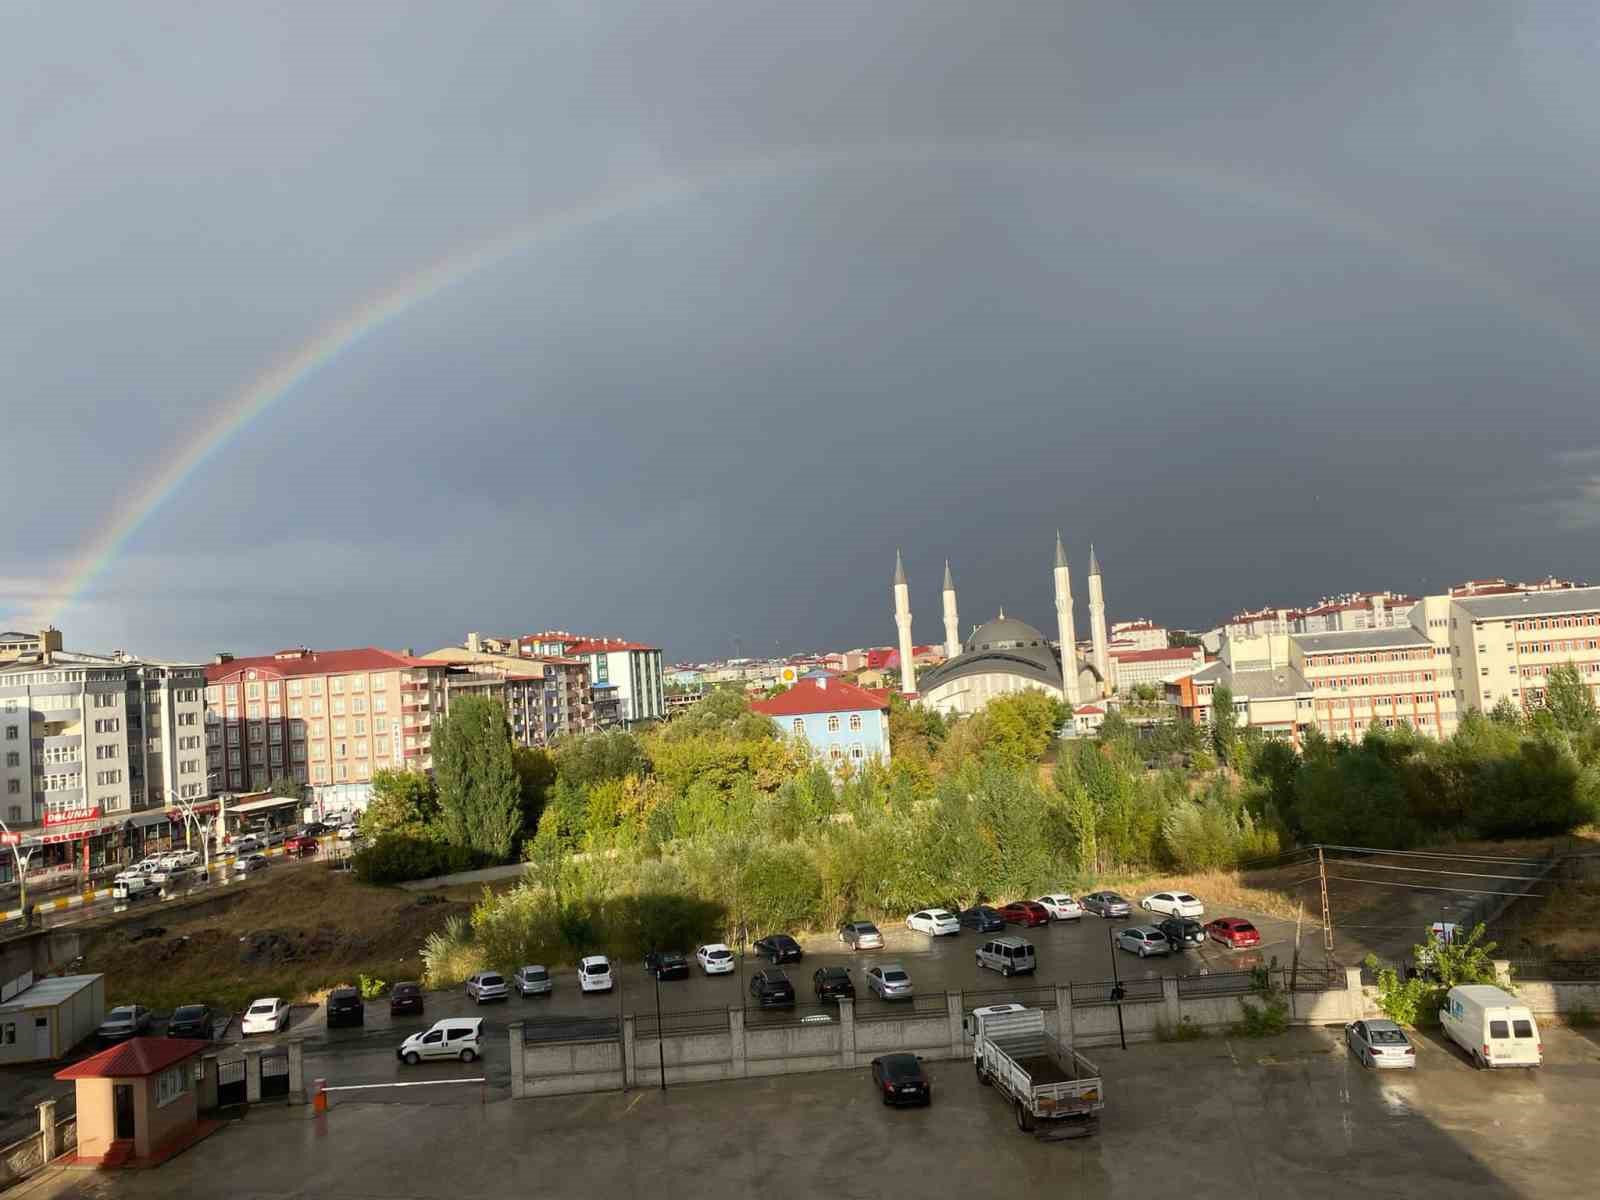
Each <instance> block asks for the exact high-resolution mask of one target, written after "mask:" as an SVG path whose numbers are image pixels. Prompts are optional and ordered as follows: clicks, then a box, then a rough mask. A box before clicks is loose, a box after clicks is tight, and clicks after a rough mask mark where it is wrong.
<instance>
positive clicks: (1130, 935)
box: [1117, 925, 1172, 958]
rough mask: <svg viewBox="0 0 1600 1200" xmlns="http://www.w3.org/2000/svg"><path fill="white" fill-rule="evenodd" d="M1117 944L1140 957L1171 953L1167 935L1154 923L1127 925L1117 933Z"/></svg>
mask: <svg viewBox="0 0 1600 1200" xmlns="http://www.w3.org/2000/svg"><path fill="white" fill-rule="evenodd" d="M1117 945H1118V946H1120V947H1122V948H1123V949H1124V950H1126V951H1127V952H1128V953H1129V954H1137V955H1138V956H1139V957H1140V958H1145V957H1148V956H1149V955H1151V954H1171V953H1172V944H1171V943H1170V942H1168V941H1167V935H1166V934H1164V933H1162V932H1161V930H1159V929H1157V928H1156V927H1155V926H1154V925H1129V926H1128V927H1127V928H1126V929H1124V930H1122V931H1121V932H1120V933H1118V934H1117Z"/></svg>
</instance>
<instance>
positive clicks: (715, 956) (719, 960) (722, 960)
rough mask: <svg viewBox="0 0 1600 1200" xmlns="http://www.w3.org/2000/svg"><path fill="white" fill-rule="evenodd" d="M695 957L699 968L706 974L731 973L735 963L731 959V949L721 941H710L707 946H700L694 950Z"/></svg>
mask: <svg viewBox="0 0 1600 1200" xmlns="http://www.w3.org/2000/svg"><path fill="white" fill-rule="evenodd" d="M694 956H695V959H696V960H697V961H698V962H699V963H700V969H701V970H702V971H704V972H705V973H706V974H707V975H732V974H733V968H734V966H735V965H736V964H735V963H734V960H733V951H732V950H729V949H728V948H727V947H726V946H724V945H723V944H722V943H721V942H712V943H711V944H710V945H709V946H701V947H700V949H698V950H696V951H695V952H694Z"/></svg>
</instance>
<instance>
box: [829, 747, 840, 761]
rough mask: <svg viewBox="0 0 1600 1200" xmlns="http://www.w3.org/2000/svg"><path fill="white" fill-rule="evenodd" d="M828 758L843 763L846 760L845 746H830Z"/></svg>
mask: <svg viewBox="0 0 1600 1200" xmlns="http://www.w3.org/2000/svg"><path fill="white" fill-rule="evenodd" d="M828 757H829V758H831V759H833V761H834V762H842V761H843V760H844V747H843V746H829V747H828Z"/></svg>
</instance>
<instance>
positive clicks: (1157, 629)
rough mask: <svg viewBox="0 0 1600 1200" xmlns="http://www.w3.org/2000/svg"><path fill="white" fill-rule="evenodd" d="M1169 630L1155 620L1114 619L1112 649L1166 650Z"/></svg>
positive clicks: (1114, 650)
mask: <svg viewBox="0 0 1600 1200" xmlns="http://www.w3.org/2000/svg"><path fill="white" fill-rule="evenodd" d="M1167 645H1168V642H1167V631H1166V630H1165V629H1163V628H1162V627H1161V626H1160V625H1157V624H1156V623H1155V622H1154V621H1144V620H1141V621H1114V622H1112V625H1111V645H1110V648H1111V651H1112V652H1113V653H1115V652H1116V651H1118V650H1165V649H1166V648H1167Z"/></svg>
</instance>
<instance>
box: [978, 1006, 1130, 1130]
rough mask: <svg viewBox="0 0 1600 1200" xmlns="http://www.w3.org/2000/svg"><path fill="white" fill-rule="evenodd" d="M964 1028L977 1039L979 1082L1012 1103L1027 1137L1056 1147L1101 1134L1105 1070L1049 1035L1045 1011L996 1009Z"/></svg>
mask: <svg viewBox="0 0 1600 1200" xmlns="http://www.w3.org/2000/svg"><path fill="white" fill-rule="evenodd" d="M962 1025H963V1028H964V1029H965V1031H966V1033H967V1036H969V1037H970V1038H972V1062H973V1065H974V1066H975V1067H976V1068H977V1072H978V1082H979V1083H980V1084H982V1085H984V1086H985V1087H989V1086H993V1087H994V1089H995V1090H996V1091H997V1092H999V1093H1000V1094H1001V1095H1003V1096H1005V1097H1006V1098H1007V1099H1008V1100H1009V1101H1010V1102H1011V1105H1012V1108H1013V1109H1014V1110H1015V1113H1016V1118H1017V1128H1018V1129H1020V1130H1021V1131H1022V1132H1023V1133H1031V1134H1033V1135H1034V1136H1036V1137H1038V1138H1040V1139H1041V1140H1048V1141H1055V1140H1058V1139H1061V1138H1073V1137H1088V1136H1089V1135H1090V1134H1093V1133H1094V1132H1095V1131H1096V1130H1097V1129H1098V1128H1099V1124H1100V1110H1101V1109H1102V1108H1104V1107H1105V1098H1104V1097H1105V1086H1104V1084H1103V1083H1102V1082H1101V1080H1100V1069H1099V1068H1098V1067H1096V1066H1095V1065H1094V1064H1093V1063H1092V1062H1090V1061H1089V1060H1088V1059H1086V1058H1084V1057H1083V1055H1081V1054H1079V1053H1077V1052H1076V1051H1073V1050H1068V1049H1067V1048H1066V1047H1064V1046H1062V1045H1061V1044H1060V1043H1059V1042H1057V1041H1056V1040H1055V1039H1054V1038H1052V1037H1051V1036H1050V1035H1049V1034H1048V1033H1046V1032H1045V1027H1044V1013H1043V1011H1041V1010H1040V1009H1037V1008H1025V1007H1023V1006H1022V1005H1020V1004H991V1005H988V1006H986V1007H984V1008H977V1009H974V1010H973V1011H972V1012H970V1013H968V1014H967V1016H966V1018H965V1019H964V1020H963V1022H962Z"/></svg>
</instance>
